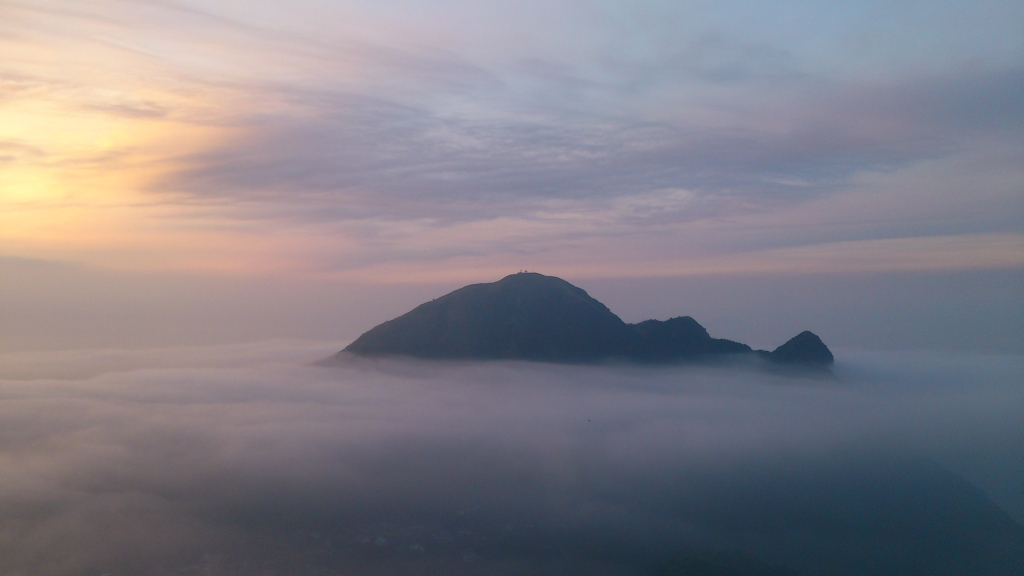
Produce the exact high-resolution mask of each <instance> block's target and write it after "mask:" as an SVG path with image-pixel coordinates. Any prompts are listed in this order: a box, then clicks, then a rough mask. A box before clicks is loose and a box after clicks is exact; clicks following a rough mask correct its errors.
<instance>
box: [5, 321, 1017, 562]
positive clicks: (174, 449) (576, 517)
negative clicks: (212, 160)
mask: <svg viewBox="0 0 1024 576" xmlns="http://www.w3.org/2000/svg"><path fill="white" fill-rule="evenodd" d="M339 347H340V345H339V344H338V343H324V342H312V343H311V342H292V341H275V342H265V343H257V344H250V345H236V346H219V347H203V348H175V349H155V350H141V351H123V350H91V351H62V352H33V353H10V354H3V355H0V574H4V575H7V574H11V575H21V574H25V575H28V574H33V575H65V574H67V575H71V574H76V575H77V574H93V575H95V576H101V575H103V574H110V575H112V576H113V575H115V574H185V573H188V574H265V575H270V574H279V575H280V574H335V573H336V574H377V573H390V574H404V573H409V574H414V573H431V572H433V573H467V574H477V573H481V574H482V573H517V574H521V573H560V574H570V573H581V574H582V573H590V574H599V573H618V574H625V573H630V574H633V573H635V574H643V573H652V572H644V570H646V569H648V568H650V569H651V570H654V569H656V567H657V565H658V562H661V561H663V560H665V559H666V558H668V556H670V555H671V554H684V553H685V554H691V553H692V554H697V555H700V554H704V553H706V552H707V551H709V550H720V549H729V550H741V551H746V550H754V551H755V552H757V553H758V554H759V555H760V556H761V557H762V558H768V560H770V561H772V562H775V563H777V564H785V565H787V566H790V567H793V566H794V564H793V560H792V559H793V558H795V557H800V556H801V555H800V554H796V555H793V554H790V556H785V554H783V555H782V556H775V557H773V556H772V553H771V552H770V551H769V552H767V553H766V552H764V551H765V550H766V549H768V550H770V549H771V548H772V546H770V545H769V544H771V542H770V541H767V540H764V539H763V538H761V537H760V536H757V534H755V532H757V530H756V529H754V528H756V526H754V528H751V526H753V525H754V524H757V521H756V519H755V520H751V518H752V517H755V516H757V515H758V514H762V515H764V517H765V518H767V519H771V518H775V517H776V516H778V514H777V512H778V510H776V512H772V510H773V509H772V508H771V506H766V505H764V501H763V499H762V500H758V499H757V498H755V497H752V496H751V495H752V494H759V493H761V492H762V491H763V490H765V488H764V487H765V486H774V487H775V488H779V487H780V486H783V485H789V484H787V483H788V482H789V481H788V480H786V479H787V478H789V479H792V478H797V477H801V478H803V480H801V481H800V482H804V481H807V482H808V483H807V484H806V485H807V486H812V487H813V486H814V485H815V484H814V481H813V480H807V477H819V476H820V478H822V479H823V480H822V481H823V482H832V483H834V481H833V480H834V478H837V477H842V478H850V477H857V478H860V477H871V478H875V477H877V478H889V477H902V476H900V474H902V472H899V469H900V468H899V466H897V465H893V464H892V462H894V461H900V462H902V461H904V460H906V459H907V458H912V459H919V460H920V461H922V462H927V463H928V464H927V466H933V465H934V466H935V467H936V469H942V470H943V471H944V472H943V473H945V471H948V472H951V473H952V474H950V475H949V478H957V480H956V481H961V479H962V480H965V481H966V482H963V485H964V486H965V487H966V488H964V490H966V492H965V493H967V494H969V495H970V498H967V500H970V501H971V504H970V505H971V506H975V505H977V506H981V507H982V508H984V506H985V505H988V504H990V503H994V504H995V506H992V510H990V511H989V512H986V513H991V514H994V515H996V516H998V515H1000V514H1001V515H1003V516H1005V520H1006V521H1007V522H1010V523H1011V524H1013V523H1014V522H1018V523H1019V522H1021V521H1022V520H1024V496H1022V495H1024V419H1022V418H1021V417H1020V416H1021V414H1024V386H1021V383H1020V382H1021V379H1020V376H1021V375H1022V374H1024V358H1022V357H1020V356H950V355H934V354H929V353H902V354H885V353H857V352H853V351H838V353H837V357H838V358H839V361H838V363H837V364H836V366H835V368H834V370H833V373H832V374H822V373H814V372H809V373H799V372H795V373H794V372H773V371H770V370H766V369H765V368H764V367H762V366H757V365H717V366H716V365H707V366H671V367H639V366H623V365H611V366H567V365H551V364H534V363H516V362H487V363H473V362H466V363H443V362H421V361H414V360H367V359H350V360H348V361H345V362H342V363H340V364H338V365H334V366H319V365H314V364H313V362H314V361H316V360H320V359H322V358H325V357H327V356H328V355H330V354H331V353H332V352H334V351H336V350H337V349H338V348H339ZM837 455H839V456H837ZM879 455H883V456H879ZM893 455H897V456H893ZM814 462H818V463H820V462H827V464H825V465H817V464H808V463H814ZM822 470H826V472H822ZM943 478H945V477H943ZM830 479H832V480H830ZM927 482H931V481H930V480H928V481H927ZM927 482H925V483H927ZM941 482H946V483H947V484H948V483H949V482H951V481H947V480H942V481H941ZM941 482H940V483H941ZM968 483H969V484H968ZM933 484H934V482H933ZM954 484H955V482H954ZM801 485H802V484H801ZM943 485H944V486H945V485H946V484H943ZM949 485H950V486H952V485H953V484H949ZM958 489H959V488H958ZM811 490H812V491H813V488H811ZM792 491H795V492H802V491H803V489H799V488H794V489H793V490H792ZM972 491H973V492H972ZM854 492H855V491H854ZM852 493H853V492H850V491H847V492H842V493H841V494H846V495H849V494H852ZM799 497H800V496H799V494H798V495H797V496H793V495H792V494H790V495H789V496H787V498H789V499H788V500H786V499H783V500H782V501H784V502H797V500H794V499H793V498H799ZM972 498H973V499H972ZM989 501H990V502H989ZM986 503H988V504H986ZM785 506H787V505H783V512H784V513H787V514H788V513H789V511H790V508H785ZM800 506H803V505H802V504H801V505H800ZM830 506H832V504H827V505H824V508H827V509H829V510H833V509H834V507H833V508H830ZM851 506H858V504H857V503H852V504H851ZM996 506H998V508H996ZM798 507H799V506H798ZM793 509H794V510H795V508H793ZM800 509H801V510H804V508H800ZM773 514H775V516H773ZM829 514H830V515H832V516H834V514H832V513H829ZM842 514H845V512H843V513H839V515H840V516H841V515H842ZM830 517H831V516H830ZM1011 518H1012V519H1013V520H1010V519H1011ZM822 521H825V522H826V523H827V521H828V518H825V520H822ZM765 522H767V524H765V526H769V528H770V527H771V526H775V525H776V524H773V523H772V522H775V520H765ZM786 522H789V523H790V524H793V523H795V524H800V522H803V520H799V519H797V520H792V521H790V520H787V521H786ZM814 522H819V520H815V521H814ZM999 522H1003V519H1000V520H999ZM783 524H785V522H784V523H783ZM795 524H794V525H795ZM812 524H813V522H812ZM787 525H788V524H787ZM1017 528H1019V526H1017ZM823 530H824V528H823ZM811 532H814V531H813V530H812V531H811ZM759 538H760V539H759ZM766 542H767V544H766ZM807 546H809V548H808V550H811V549H822V547H825V548H827V547H828V544H827V543H826V544H821V543H818V544H807ZM814 546H818V548H814ZM775 547H776V548H777V546H775ZM803 556H806V557H807V558H811V557H812V556H813V554H812V553H810V552H808V553H807V554H804V555H803ZM820 562H826V563H827V560H820ZM815 566H820V563H819V564H814V563H813V562H811V563H810V564H808V565H807V566H803V567H802V568H803V570H804V572H805V573H814V570H815ZM651 567H654V568H651ZM796 567H797V568H801V567H800V566H796ZM837 573H838V572H837ZM994 573H995V572H994Z"/></svg>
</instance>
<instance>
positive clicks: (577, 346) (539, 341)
mask: <svg viewBox="0 0 1024 576" xmlns="http://www.w3.org/2000/svg"><path fill="white" fill-rule="evenodd" d="M632 338H633V331H632V329H631V328H630V327H629V326H628V325H627V324H626V323H625V322H623V321H622V320H621V319H620V318H619V317H618V316H616V315H615V314H612V312H611V310H609V309H608V308H607V307H606V306H605V305H604V304H601V303H600V302H598V301H597V300H594V299H593V298H591V297H590V296H589V295H588V294H587V293H586V292H585V291H584V290H582V289H580V288H577V287H576V286H573V285H572V284H569V283H568V282H566V281H564V280H562V279H560V278H554V277H551V276H542V275H540V274H532V273H522V274H513V275H511V276H507V277H505V278H503V279H501V280H499V281H497V282H493V283H489V284H473V285H470V286H466V287H464V288H460V289H458V290H456V291H454V292H452V293H450V294H447V295H445V296H442V297H440V298H438V299H436V300H432V301H430V302H427V303H425V304H421V305H419V306H417V307H416V308H415V309H413V310H412V311H411V312H409V313H407V314H404V315H402V316H399V317H398V318H395V319H394V320H389V321H388V322H385V323H383V324H381V325H379V326H377V327H375V328H373V329H372V330H370V331H369V332H366V333H365V334H363V335H362V336H360V337H359V338H358V339H357V340H356V341H355V342H353V343H352V344H350V345H349V346H348V347H347V348H345V351H347V352H353V353H356V354H362V355H378V354H401V355H407V356H417V357H420V358H479V359H499V358H506V359H512V358H515V359H524V360H550V361H584V360H594V359H598V358H604V357H608V356H615V355H619V354H621V353H623V352H624V347H623V344H624V343H629V342H631V341H632Z"/></svg>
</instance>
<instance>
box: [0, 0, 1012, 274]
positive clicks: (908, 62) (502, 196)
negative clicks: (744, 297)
mask: <svg viewBox="0 0 1024 576" xmlns="http://www.w3.org/2000/svg"><path fill="white" fill-rule="evenodd" d="M7 10H8V12H9V14H10V18H8V19H5V22H6V24H4V25H3V27H2V28H0V42H2V44H0V49H3V50H4V51H5V53H9V54H10V55H11V57H10V58H6V59H5V64H4V66H3V67H2V68H0V79H2V80H3V86H4V95H3V100H2V103H3V108H2V109H0V114H5V116H3V118H4V119H5V121H4V124H5V125H6V126H8V128H7V130H6V131H5V132H4V133H0V161H2V162H4V164H5V166H6V167H7V168H6V169H7V170H8V171H9V174H11V178H10V181H9V182H8V183H7V184H5V188H4V190H6V192H4V194H5V196H4V197H5V198H6V200H5V202H6V203H7V204H8V205H9V208H10V210H8V211H6V212H7V214H8V216H7V217H6V218H7V219H6V220H5V221H4V224H5V225H4V228H5V229H7V230H10V231H9V232H6V240H7V243H8V245H9V246H10V247H9V248H8V249H6V252H8V253H10V254H9V255H15V256H33V257H45V258H57V259H67V260H84V261H87V262H90V263H94V264H96V263H98V264H104V265H113V266H117V267H122V268H139V267H147V266H149V267H151V268H158V269H168V268H172V269H181V268H186V269H193V270H195V269H221V270H223V269H229V268H230V269H236V270H238V271H242V272H250V273H251V272H253V271H263V272H266V271H275V272H281V271H288V272H291V273H298V274H310V273H332V274H351V275H356V276H361V277H363V278H368V277H392V278H403V277H404V278H415V277H419V276H422V274H423V271H422V270H421V269H419V268H417V267H418V266H419V267H424V266H425V267H435V266H437V265H444V266H447V267H448V268H450V269H452V270H458V271H460V273H464V272H466V271H468V270H472V269H474V268H479V267H481V266H486V265H487V263H488V262H495V261H497V262H500V264H501V266H503V267H508V266H511V267H512V268H513V269H514V268H515V266H516V265H517V264H520V265H522V264H524V262H522V261H523V260H525V261H527V262H525V264H530V263H532V264H533V265H534V267H537V265H538V264H539V265H548V264H554V265H561V266H572V265H573V264H575V263H576V262H578V261H579V260H580V258H581V255H583V254H586V253H595V252H597V253H603V254H607V259H606V261H604V262H595V263H593V264H590V265H589V268H588V269H587V270H586V272H585V273H586V274H588V275H591V276H595V275H606V276H615V275H620V276H621V275H632V276H646V275H651V274H653V272H652V271H653V270H657V269H663V268H668V269H670V270H673V271H674V272H672V273H675V274H678V273H683V272H686V271H691V272H692V271H694V270H699V271H701V272H703V273H716V272H717V271H719V269H720V268H721V267H722V266H725V267H731V268H737V267H738V268H749V267H750V261H760V262H764V263H768V264H769V265H770V266H773V267H775V268H776V269H778V270H783V269H786V268H787V267H788V266H789V265H788V264H787V263H786V259H787V258H788V257H789V256H791V255H790V254H789V253H786V252H778V250H780V249H782V250H785V249H789V248H805V250H804V251H803V252H800V251H798V252H796V253H795V257H797V258H798V259H800V260H801V261H802V264H801V265H800V267H801V268H802V269H804V270H805V271H806V270H811V269H815V268H816V267H820V266H821V265H823V264H824V263H826V262H828V261H829V258H828V254H830V253H833V252H841V251H842V250H843V245H840V244H837V243H841V242H848V241H854V242H879V243H882V244H884V246H881V248H880V249H877V250H872V249H867V250H865V259H867V260H872V259H878V260H879V263H878V264H877V266H874V267H875V268H878V269H883V270H884V269H892V268H894V267H895V268H900V269H906V268H911V269H919V268H921V265H920V264H915V263H914V262H915V261H917V260H920V259H923V260H928V259H929V258H930V259H931V260H932V261H933V262H941V263H943V264H941V267H945V268H952V269H958V268H963V267H979V266H980V267H987V268H1009V267H1020V265H1021V263H1020V261H1019V258H1018V259H1014V258H1012V257H1011V256H1008V255H1007V251H1006V250H1004V249H1000V248H998V247H992V246H991V245H990V244H991V243H990V242H982V243H980V244H979V243H976V242H972V240H971V238H969V237H968V238H965V239H964V242H963V244H964V245H966V246H969V247H970V249H969V250H968V252H969V253H968V254H966V255H963V254H961V255H956V254H951V253H950V252H949V251H948V250H946V249H944V248H942V246H941V242H940V243H939V244H940V245H931V244H928V243H927V242H928V240H927V239H929V238H935V237H941V238H949V239H952V240H951V241H956V239H958V238H960V237H961V236H964V235H968V234H973V235H979V234H980V235H983V236H986V240H991V238H988V237H989V236H995V235H1000V234H1002V235H1009V236H1008V237H1003V239H1004V240H1006V238H1009V240H1008V241H1009V242H1010V243H1011V244H1012V246H1013V247H1014V248H1017V247H1019V246H1020V244H1021V242H1022V241H1021V233H1022V227H1021V225H1022V222H1021V219H1020V214H1022V213H1024V209H1022V206H1021V194H1020V190H1021V186H1022V185H1024V175H1022V173H1021V170H1020V165H1021V157H1022V154H1024V142H1022V140H1021V137H1020V135H1021V134H1022V133H1024V117H1022V115H1021V110H1024V103H1022V101H1021V96H1020V95H1021V94H1022V93H1024V73H1022V70H1024V47H1022V46H1021V44H1020V41H1019V38H1018V36H1019V35H1017V34H1016V30H1017V29H1019V26H1014V25H1013V23H1018V24H1019V23H1021V22H1022V19H1024V14H1021V13H1020V10H1019V9H1016V8H1012V7H1010V6H1008V5H1006V4H1005V3H1001V2H990V3H985V4H984V5H983V6H978V7H976V9H972V10H971V11H969V13H965V12H964V11H963V10H960V9H958V8H957V7H955V6H945V7H938V6H934V7H928V8H925V7H917V8H916V9H915V10H914V11H913V12H912V13H906V12H904V11H903V10H893V9H887V10H877V9H874V8H869V7H868V6H865V5H861V4H854V3H850V4H842V5H836V6H834V7H832V8H830V9H822V8H821V7H816V6H805V5H803V3H800V2H793V3H791V4H789V5H786V6H782V7H773V8H772V9H768V8H766V7H763V6H757V5H743V6H732V7H730V8H728V9H725V8H718V7H717V6H710V5H687V6H676V5H672V4H664V3H660V2H645V3H642V4H639V5H635V3H631V4H628V5H617V4H614V3H611V4H602V5H601V6H591V5H589V4H586V5H584V4H579V3H576V2H558V3H554V4H551V3H538V4H536V5H533V4H529V5H527V6H521V5H519V4H518V3H517V5H516V9H512V7H511V5H504V4H497V5H493V6H488V7H473V6H466V5H463V3H461V2H452V3H443V4H439V5H436V6H433V7H432V8H431V9H429V10H425V9H423V8H422V7H419V6H416V5H414V4H407V3H398V4H397V5H394V6H392V7H391V8H390V9H388V10H383V9H381V8H380V7H377V6H373V5H369V4H366V5H363V4H361V3H358V2H356V3H346V4H345V5H342V6H324V5H322V4H321V3H304V2H299V3H290V4H289V6H288V8H287V9H285V8H283V5H281V4H279V3H275V2H260V3H258V4H256V5H253V6H247V7H246V8H245V9H244V10H243V9H241V8H239V7H238V6H237V5H235V4H234V3H231V2H215V3H202V4H199V3H191V2H132V3H124V2H118V1H113V0H102V1H96V2H89V3H84V4H83V3H74V4H73V5H72V4H70V3H67V2H62V1H53V2H43V3H38V2H33V3H23V2H15V3H12V4H10V6H9V8H7ZM721 10H725V12H721ZM724 14H729V15H730V16H729V17H728V18H726V17H724ZM787 14H788V15H789V16H785V15H787ZM894 30H899V33H895V32H894ZM954 32H955V33H954ZM937 38H942V41H941V42H939V41H937V40H936V39H937ZM56 127H60V134H61V138H59V139H57V138H52V137H50V135H52V134H54V133H55V130H56ZM879 214H882V215H884V216H885V217H886V219H887V222H885V223H884V225H883V224H880V223H879V222H878V218H879V216H878V215H879ZM139 222H142V223H143V224H141V225H140V224H138V223H139ZM747 236H749V237H747ZM908 239H922V242H924V244H920V245H918V247H916V248H914V249H913V250H910V252H911V253H912V255H911V256H910V260H911V262H909V263H908V262H907V261H906V260H907V259H905V258H904V259H900V258H897V259H896V260H897V261H896V262H886V261H885V254H886V253H888V252H892V251H896V252H900V251H906V243H905V241H906V240H908ZM75 240H77V241H75ZM901 242H903V244H900V243H901ZM610 246H612V247H613V246H618V247H619V252H620V253H619V254H615V253H610V252H609V250H608V249H609V247H610ZM211 247H215V248H211ZM773 250H775V251H774V252H773ZM808 250H809V252H810V253H813V256H811V257H808V256H807V254H808ZM250 252H259V253H260V254H261V255H262V256H261V257H259V258H255V257H251V256H248V255H247V254H248V253H250ZM745 253H757V254H756V255H755V256H753V257H752V258H747V259H746V260H744V257H742V256H741V257H739V260H740V262H732V263H730V262H728V261H727V262H724V263H722V262H718V259H719V258H720V257H723V256H725V257H735V256H736V255H737V254H740V255H742V254H745ZM972 263H975V264H972ZM976 263H983V264H976ZM631 265H632V266H635V267H636V268H635V269H626V268H628V267H629V266H631ZM930 266H934V265H930ZM839 267H841V268H844V269H845V270H848V271H854V270H858V269H860V268H862V267H863V266H862V265H857V264H842V265H840V266H839ZM581 272H582V271H581Z"/></svg>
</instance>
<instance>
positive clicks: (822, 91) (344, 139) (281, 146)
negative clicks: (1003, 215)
mask: <svg viewBox="0 0 1024 576" xmlns="http://www.w3.org/2000/svg"><path fill="white" fill-rule="evenodd" d="M556 92H557V90H556ZM1022 92H1024V75H1022V73H1021V72H1020V70H1010V71H1004V72H988V73H972V74H963V75H960V76H953V77H946V78H930V79H922V80H917V81H915V80H910V81H908V82H904V83H896V84H889V85H880V86H847V87H843V86H837V85H833V86H831V87H828V85H827V84H822V83H820V82H816V81H812V80H806V81H805V80H795V81H794V84H793V85H791V86H790V88H788V89H786V90H785V91H783V93H782V94H778V93H777V94H775V95H774V96H771V97H769V98H767V99H765V101H764V102H763V103H759V104H756V105H751V104H750V103H748V104H738V103H729V100H730V98H728V97H727V98H726V102H725V103H723V104H721V105H720V106H719V105H710V106H709V105H707V104H703V105H701V106H703V107H704V109H705V110H704V111H705V112H707V111H709V110H715V109H716V108H718V109H719V110H718V111H716V113H722V112H725V113H726V114H727V116H728V118H729V119H728V120H726V121H724V123H722V122H721V121H718V122H719V125H717V126H716V125H700V124H693V123H690V122H688V121H679V120H642V119H640V118H639V117H630V116H628V115H626V116H623V115H621V114H617V113H616V112H615V111H614V109H613V108H607V107H606V108H605V109H603V110H600V111H598V110H588V108H589V106H588V104H586V102H584V103H583V106H582V109H581V110H578V111H576V112H570V111H567V110H562V111H559V112H553V111H551V110H547V111H543V110H540V109H538V110H535V111H534V112H535V113H533V114H530V113H523V114H521V115H518V114H517V113H512V112H511V109H509V110H503V109H502V104H500V103H499V102H500V97H498V100H497V101H495V100H494V98H495V97H496V96H495V95H494V94H493V93H492V92H491V91H488V93H483V94H480V97H481V98H482V99H483V102H485V104H483V105H484V106H490V107H492V108H491V113H489V114H485V115H484V116H481V117H473V116H465V115H460V114H458V113H445V112H441V111H438V110H434V109H432V108H431V107H429V106H424V105H421V104H402V103H401V102H400V101H399V100H391V99H388V98H386V97H383V95H381V94H377V95H372V96H370V95H366V94H360V93H347V94H346V93H330V92H323V93H318V92H316V91H315V90H311V91H299V92H296V91H288V90H285V91H284V92H278V91H275V90H274V89H270V90H268V91H266V92H264V97H265V98H268V99H270V100H275V99H283V100H285V101H288V102H291V103H292V104H293V105H295V106H298V107H299V109H301V110H304V111H303V113H301V114H277V115H262V116H258V117H252V118H249V119H244V120H242V125H243V126H245V127H246V129H245V132H246V135H245V136H244V137H243V138H241V139H238V140H236V141H233V142H230V143H228V144H227V145H224V146H221V147H217V148H214V149H211V150H208V151H206V152H203V153H199V154H195V155H192V156H189V157H185V158H182V159H181V160H182V161H183V162H184V163H185V165H186V168H184V169H182V170H180V171H178V172H176V173H173V174H171V175H170V176H169V177H168V178H166V179H165V180H163V181H162V182H161V183H160V184H159V188H160V189H163V190H174V191H184V192H186V193H188V194H190V195H193V196H194V197H198V198H205V199H210V198H215V199H220V200H225V201H229V202H233V203H238V204H239V205H241V206H244V205H245V204H246V203H254V202H269V203H271V204H277V205H281V206H287V207H288V208H286V209H285V210H284V212H285V213H291V214H293V216H295V217H297V218H300V219H307V218H308V219H314V220H315V219H328V220H330V219H336V220H350V219H361V218H383V219H396V220H403V219H410V218H433V219H438V220H441V221H465V220H475V219H486V218H491V217H495V216H498V215H517V214H527V213H530V212H531V211H536V210H537V206H538V202H544V201H547V200H551V199H570V200H580V201H586V202H597V203H600V202H604V201H607V200H608V199H612V198H621V197H626V198H628V197H632V196H637V195H643V194H647V193H651V192H652V191H657V190H660V189H669V188H682V189H686V190H689V191H691V192H693V193H694V194H695V195H696V198H697V199H698V200H699V202H696V203H693V204H692V205H690V206H688V207H687V209H686V210H684V211H680V212H678V213H676V214H675V215H674V218H676V219H682V220H686V219H693V218H700V217H703V216H707V215H709V214H721V213H729V211H730V210H735V209H736V207H737V206H745V207H746V209H759V208H764V207H768V206H777V205H785V204H789V203H792V202H795V201H799V200H802V199H807V198H813V197H820V196H822V195H827V194H831V193H834V192H836V191H837V190H840V189H842V188H843V187H844V186H846V185H848V183H849V181H850V179H851V177H853V176H856V175H858V174H864V173H871V172H880V171H881V172H885V171H891V170H894V169H897V168H901V167H905V166H908V165H910V164H912V163H914V162H917V161H921V160H927V159H936V158H941V157H944V156H949V155H954V154H957V153H961V152H963V151H965V150H970V149H971V148H973V147H976V146H977V145H978V142H983V141H987V140H992V139H995V140H997V141H999V142H1002V143H1004V144H1005V145H1006V146H1009V147H1011V148H1015V149H1016V148H1020V146H1021V142H1020V139H1019V133H1020V131H1019V130H1017V129H1016V128H1017V127H1019V125H1020V124H1021V123H1022V115H1021V112H1020V111H1021V109H1024V107H1022V106H1020V102H1019V100H1020V97H1019V94H1020V93H1022ZM638 97H639V98H640V99H641V101H642V100H643V96H642V95H641V96H638ZM461 98H464V99H465V101H467V102H471V101H472V100H473V98H474V93H472V92H471V93H469V94H466V95H464V96H463V97H461ZM560 105H564V106H566V107H569V105H570V103H569V102H562V103H560ZM689 105H691V106H692V105H693V103H692V102H690V103H689ZM495 106H497V107H496V108H495Z"/></svg>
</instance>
